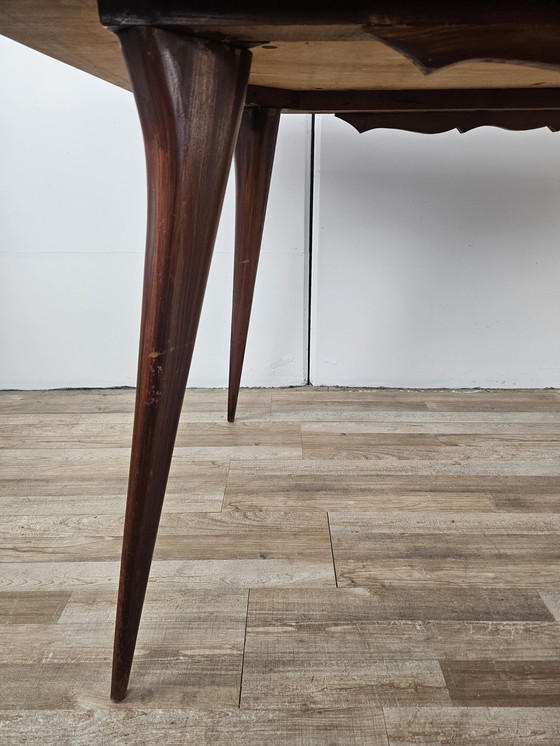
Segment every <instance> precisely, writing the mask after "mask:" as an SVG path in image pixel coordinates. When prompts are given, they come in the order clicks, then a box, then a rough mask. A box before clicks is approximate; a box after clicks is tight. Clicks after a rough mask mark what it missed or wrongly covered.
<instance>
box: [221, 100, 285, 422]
mask: <svg viewBox="0 0 560 746" xmlns="http://www.w3.org/2000/svg"><path fill="white" fill-rule="evenodd" d="M279 122H280V110H279V109H267V108H260V107H247V108H246V109H245V111H244V113H243V118H242V120H241V127H240V130H239V136H238V139H237V147H236V150H235V176H236V226H235V260H234V274H233V312H232V319H231V347H230V362H229V366H230V367H229V391H228V421H229V422H233V420H234V419H235V410H236V408H237V397H238V395H239V385H240V383H241V371H242V369H243V358H244V356H245V346H246V344H247V332H248V330H249V321H250V318H251V306H252V303H253V293H254V289H255V278H256V276H257V267H258V263H259V254H260V250H261V241H262V233H263V227H264V219H265V214H266V203H267V200H268V191H269V187H270V177H271V175H272V165H273V162H274V150H275V147H276V138H277V135H278V124H279Z"/></svg>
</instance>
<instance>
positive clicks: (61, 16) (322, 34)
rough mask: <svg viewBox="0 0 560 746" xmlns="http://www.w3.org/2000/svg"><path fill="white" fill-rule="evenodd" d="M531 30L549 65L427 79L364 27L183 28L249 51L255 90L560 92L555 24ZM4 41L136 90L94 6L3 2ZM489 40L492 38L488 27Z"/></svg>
mask: <svg viewBox="0 0 560 746" xmlns="http://www.w3.org/2000/svg"><path fill="white" fill-rule="evenodd" d="M106 4H108V3H106ZM120 4H121V5H124V3H120ZM129 4H130V5H134V3H129ZM112 5H119V3H112ZM161 5H165V4H164V3H162V4H161ZM190 5H192V3H190ZM163 20H164V21H165V20H169V18H164V19H163ZM135 22H138V23H140V22H142V18H141V17H140V18H138V15H137V16H136V17H135ZM510 26H511V29H510V32H511V34H514V35H515V33H516V27H515V25H514V24H510ZM462 28H467V27H462ZM468 28H471V27H468ZM529 28H532V29H533V31H532V32H531V33H529V32H525V33H524V38H525V39H526V41H527V46H528V47H529V50H528V51H527V49H524V50H522V53H523V54H524V56H525V57H530V56H531V50H532V49H533V48H534V46H535V45H534V44H533V45H531V37H532V35H535V37H536V39H542V40H543V43H545V46H547V50H545V52H543V58H546V59H545V62H542V61H538V60H526V59H525V60H524V61H523V64H514V63H512V62H503V61H502V62H497V61H494V62H489V61H484V60H476V61H472V60H466V61H460V62H456V63H455V64H446V65H445V66H443V67H440V69H434V70H433V71H431V72H429V71H428V68H427V67H426V63H425V62H424V63H419V61H418V59H416V60H415V61H412V59H410V58H409V57H410V55H409V56H407V54H406V50H405V53H403V51H402V50H401V51H397V50H396V49H394V48H392V47H391V46H388V44H394V40H391V39H386V41H387V42H388V43H384V42H383V41H379V40H377V39H375V38H373V33H376V34H386V35H387V32H385V31H383V28H382V27H380V28H379V29H374V28H373V27H372V28H368V29H364V26H363V25H362V26H360V25H357V24H350V23H342V22H341V23H338V24H330V25H319V26H311V25H309V24H307V25H305V24H303V25H298V26H287V25H277V26H275V25H268V26H267V25H258V26H255V25H250V24H247V23H245V24H243V23H241V22H240V21H237V22H236V24H234V23H233V22H229V24H224V23H223V22H222V23H219V22H217V21H216V22H214V23H211V24H210V23H208V22H206V23H205V24H202V23H198V25H197V24H194V23H193V24H191V25H190V26H188V27H186V26H184V25H183V29H184V30H185V31H187V32H188V33H194V34H197V35H201V36H205V37H209V38H212V37H226V38H227V40H228V41H232V42H233V43H247V44H249V45H250V46H251V47H252V54H253V61H252V66H251V75H250V80H249V82H250V84H251V85H252V86H259V87H260V86H264V87H267V88H277V89H287V90H295V91H322V90H329V91H333V90H334V91H347V90H352V91H366V90H368V91H369V90H372V91H375V90H382V91H387V90H397V91H398V90H447V89H453V90H457V89H469V90H472V89H502V88H504V89H533V88H560V69H559V68H554V65H553V64H552V63H551V60H550V55H551V54H553V51H552V52H551V51H550V49H549V47H550V46H551V45H550V43H549V42H550V39H549V37H550V36H551V34H552V32H553V31H554V29H555V24H552V23H545V24H542V23H541V24H538V23H537V24H532V25H531V26H530V27H529ZM471 30H472V29H471ZM479 31H480V29H479ZM506 31H507V29H506ZM0 33H2V34H4V35H5V36H8V37H10V38H12V39H14V40H15V41H18V42H21V43H22V44H25V45H26V46H29V47H31V48H33V49H36V50H38V51H39V52H43V53H44V54H47V55H49V56H51V57H54V58H56V59H59V60H61V61H62V62H66V63H68V64H70V65H72V66H74V67H77V68H79V69H81V70H84V71H85V72H88V73H91V74H92V75H96V76H97V77H100V78H102V79H104V80H107V81H109V82H111V83H114V84H116V85H118V86H121V87H123V88H130V83H129V80H128V75H127V73H126V70H125V66H124V63H123V60H122V56H121V54H120V50H119V45H118V41H117V39H116V37H115V36H114V35H113V34H111V33H109V32H108V31H107V30H106V29H104V28H103V27H102V26H101V25H100V23H99V15H98V10H97V3H96V1H95V0H64V1H63V0H49V2H48V3H45V2H43V1H42V0H3V2H2V5H1V8H0ZM406 33H407V34H409V32H408V31H407V32H406ZM473 33H475V31H473ZM485 33H486V34H487V35H489V34H490V31H489V27H488V28H486V31H485ZM241 39H245V40H246V42H241V41H240V40H241ZM259 41H260V42H261V43H259ZM415 43H416V42H415ZM445 43H446V45H447V47H448V46H449V43H450V42H449V40H446V42H445ZM489 43H490V42H489ZM447 47H446V48H447ZM407 49H408V48H407ZM482 51H484V50H482ZM482 51H481V53H482ZM448 52H449V50H448V49H447V53H448ZM558 54H559V55H560V44H559V45H558ZM447 56H448V57H449V54H447ZM537 56H538V54H537ZM558 62H559V63H560V59H559V61H558ZM421 68H423V69H421ZM319 108H320V107H319Z"/></svg>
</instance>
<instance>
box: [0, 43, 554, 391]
mask: <svg viewBox="0 0 560 746" xmlns="http://www.w3.org/2000/svg"><path fill="white" fill-rule="evenodd" d="M0 67H1V68H2V70H3V71H5V70H8V71H9V72H10V74H8V75H6V74H3V75H2V76H1V77H0V101H1V106H0V351H1V352H0V388H49V387H66V386H69V387H80V386H121V385H134V381H135V370H136V353H137V344H138V322H139V315H140V288H141V274H142V261H143V259H142V257H143V246H144V227H145V176H144V158H143V148H142V143H141V135H140V128H139V124H138V120H137V115H136V111H135V107H134V103H133V100H132V96H131V94H129V93H127V92H126V91H122V90H120V89H118V88H116V87H114V86H111V85H109V84H106V83H103V82H102V81H99V80H97V79H95V78H93V77H91V76H88V75H86V74H84V73H82V72H79V71H77V70H74V69H72V68H70V67H67V66H65V65H62V64H61V63H58V62H56V61H54V60H51V59H49V58H47V57H44V56H43V55H40V54H37V53H35V52H32V51H30V50H28V49H26V48H24V47H21V46H20V45H17V44H15V43H14V42H11V41H9V40H7V39H4V38H0ZM317 121H318V125H319V127H318V129H319V133H318V141H317V148H316V153H317V160H316V183H315V189H316V194H315V206H316V210H315V213H314V216H313V219H314V226H315V240H314V247H313V290H312V314H313V318H312V343H311V353H312V354H311V362H312V366H311V367H312V370H311V379H312V382H313V383H316V384H332V385H373V386H379V385H384V386H410V387H415V386H417V387H421V386H449V387H459V386H467V387H470V386H498V387H500V386H536V387H538V386H559V385H560V344H559V341H558V340H559V336H560V335H559V334H558V330H559V329H560V293H559V291H558V287H559V280H560V252H559V251H558V248H557V247H558V243H559V242H558V236H559V235H560V232H559V230H560V225H559V224H560V209H559V207H560V134H551V133H549V132H547V131H537V132H528V133H509V132H503V131H501V130H490V129H481V130H475V131H474V132H471V133H468V134H466V135H459V134H458V133H457V132H451V133H447V134H443V135H437V136H428V135H415V134H411V133H404V132H394V131H387V130H378V131H374V132H370V133H367V134H364V135H358V133H357V132H355V131H354V130H353V129H352V128H351V127H350V126H349V125H348V124H346V123H345V122H342V121H340V120H336V119H335V118H334V117H331V116H323V117H318V118H317ZM309 128H310V121H309V117H306V116H292V115H290V116H285V117H283V121H282V124H281V131H280V138H279V147H278V155H277V159H276V166H275V171H274V176H273V183H272V188H271V194H270V201H269V213H268V217H267V224H266V229H265V237H264V246H263V255H262V259H261V265H260V270H259V277H258V281H257V290H256V298H255V305H254V316H253V321H252V325H251V330H250V337H249V345H248V351H247V359H246V365H245V373H244V379H243V384H244V385H250V386H276V385H298V384H301V383H303V382H304V380H305V377H306V361H307V339H306V332H307V320H306V292H307V284H308V280H307V274H306V273H307V260H306V251H305V245H306V240H307V193H308V177H309V168H308V145H309V140H310V129H309ZM232 187H233V185H232V184H231V183H230V188H229V190H228V194H227V197H226V205H225V208H224V213H223V217H222V223H221V226H220V231H219V235H218V241H217V246H216V253H215V259H214V263H213V266H212V270H211V276H210V281H209V287H208V292H207V299H206V304H205V308H204V312H203V318H202V321H201V328H200V333H199V341H198V343H197V347H196V350H195V357H194V360H193V370H192V374H191V379H190V385H198V386H224V385H225V384H226V380H227V365H228V360H227V358H228V350H229V322H230V304H231V275H232V238H233V196H234V195H233V188H232Z"/></svg>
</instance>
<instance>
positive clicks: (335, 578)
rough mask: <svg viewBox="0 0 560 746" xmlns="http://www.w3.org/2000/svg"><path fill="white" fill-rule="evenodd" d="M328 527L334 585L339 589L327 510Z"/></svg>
mask: <svg viewBox="0 0 560 746" xmlns="http://www.w3.org/2000/svg"><path fill="white" fill-rule="evenodd" d="M327 526H328V528H329V541H330V543H331V555H332V563H333V572H334V584H335V586H336V587H337V588H338V574H337V572H336V562H335V559H334V547H333V540H332V531H331V520H330V516H329V511H328V510H327Z"/></svg>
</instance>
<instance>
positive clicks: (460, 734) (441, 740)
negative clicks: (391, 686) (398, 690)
mask: <svg viewBox="0 0 560 746" xmlns="http://www.w3.org/2000/svg"><path fill="white" fill-rule="evenodd" d="M383 714H384V717H385V723H386V727H387V732H388V735H389V745H390V746H518V745H519V746H556V744H558V743H560V708H558V707H556V708H547V707H542V708H541V707H537V708H534V707H522V708H517V707H502V708H499V707H468V708H462V707H401V708H385V709H384V710H383Z"/></svg>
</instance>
